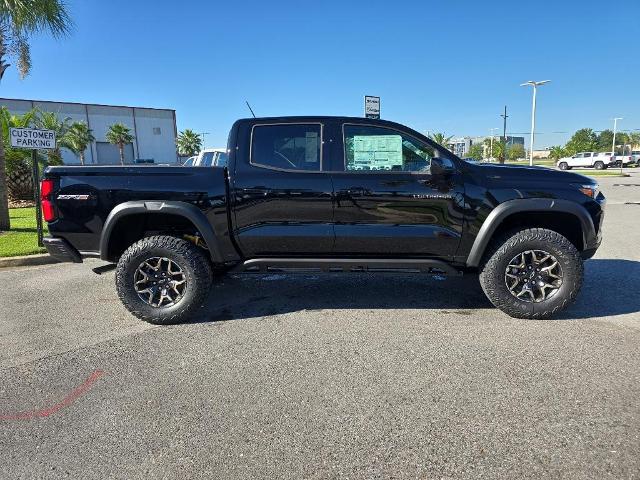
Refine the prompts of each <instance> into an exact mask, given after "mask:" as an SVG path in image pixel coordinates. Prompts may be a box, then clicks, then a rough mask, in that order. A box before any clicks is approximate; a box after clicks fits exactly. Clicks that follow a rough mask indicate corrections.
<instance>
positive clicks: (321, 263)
mask: <svg viewBox="0 0 640 480" xmlns="http://www.w3.org/2000/svg"><path fill="white" fill-rule="evenodd" d="M231 272H235V273H237V272H246V273H251V272H253V273H266V272H291V273H294V272H406V273H430V274H433V275H462V272H461V271H459V270H457V269H455V268H454V267H452V266H451V265H449V264H448V263H446V262H443V261H441V260H430V259H423V258H410V259H390V258H252V259H251V260H246V261H244V262H243V263H241V264H239V265H238V266H236V267H234V268H233V269H232V270H231Z"/></svg>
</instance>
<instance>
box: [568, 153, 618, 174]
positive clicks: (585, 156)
mask: <svg viewBox="0 0 640 480" xmlns="http://www.w3.org/2000/svg"><path fill="white" fill-rule="evenodd" d="M614 161H615V160H614V159H613V158H612V155H611V153H610V152H604V153H597V152H580V153H576V154H575V155H574V156H573V157H563V158H561V159H560V160H558V168H559V169H560V170H571V169H572V168H573V167H593V168H595V169H596V170H603V169H605V168H607V167H608V166H609V165H610V164H611V163H613V162H614Z"/></svg>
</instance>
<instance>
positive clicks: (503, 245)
mask: <svg viewBox="0 0 640 480" xmlns="http://www.w3.org/2000/svg"><path fill="white" fill-rule="evenodd" d="M526 250H544V251H546V252H549V253H550V254H552V255H553V256H554V257H555V258H556V259H557V260H558V262H559V263H560V266H561V268H562V273H563V275H562V276H563V278H562V285H561V286H560V288H559V289H558V291H557V292H556V293H555V294H554V295H553V296H551V297H550V298H548V299H546V300H543V301H542V302H540V303H535V302H527V301H524V300H520V299H518V298H516V297H515V296H514V295H513V294H512V293H511V292H510V291H509V289H508V287H507V285H506V283H505V270H506V268H507V266H508V265H509V262H510V261H511V260H512V259H513V258H514V257H515V256H516V255H518V254H519V253H522V252H524V251H526ZM583 276H584V265H583V262H582V258H581V257H580V253H579V252H578V250H577V249H576V247H575V246H574V245H573V244H572V243H571V242H570V241H569V240H567V239H566V238H565V237H564V236H562V235H560V234H559V233H557V232H554V231H552V230H547V229H545V228H531V229H526V230H520V231H512V232H511V233H509V234H507V235H504V236H502V237H500V238H497V239H496V240H495V241H493V242H492V243H491V245H490V246H489V248H488V250H487V253H486V254H485V257H484V259H483V263H482V265H481V269H480V285H481V286H482V290H484V293H485V295H486V296H487V298H489V301H490V302H491V303H492V304H493V305H495V306H496V307H497V308H499V309H500V310H502V311H503V312H505V313H506V314H507V315H509V316H511V317H514V318H530V319H543V318H549V317H551V316H553V315H554V314H555V313H557V312H560V311H561V310H564V309H565V308H567V307H568V306H569V305H571V304H572V303H573V302H574V301H575V299H576V297H577V295H578V292H579V291H580V288H581V287H582V280H583Z"/></svg>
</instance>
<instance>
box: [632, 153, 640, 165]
mask: <svg viewBox="0 0 640 480" xmlns="http://www.w3.org/2000/svg"><path fill="white" fill-rule="evenodd" d="M631 157H632V158H633V161H634V162H636V164H637V165H638V166H639V167H640V150H634V151H632V152H631Z"/></svg>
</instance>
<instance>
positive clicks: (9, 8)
mask: <svg viewBox="0 0 640 480" xmlns="http://www.w3.org/2000/svg"><path fill="white" fill-rule="evenodd" d="M71 24H72V22H71V18H70V17H69V14H68V13H67V8H66V6H65V4H64V3H63V2H62V1H61V0H20V1H16V0H0V80H2V77H3V76H4V73H5V72H6V70H7V68H9V66H10V64H9V63H7V62H6V60H5V57H6V56H7V55H10V56H12V57H16V59H17V62H18V71H19V72H20V76H21V77H22V78H24V77H26V76H27V75H28V74H29V71H30V70H31V52H30V49H29V37H30V36H31V35H32V34H34V33H42V32H48V33H51V34H52V35H53V36H54V37H61V36H63V35H66V34H67V33H68V32H69V30H70V28H71ZM10 226H11V223H10V221H9V199H8V195H7V175H6V171H5V158H4V145H3V142H0V230H9V227H10Z"/></svg>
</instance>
